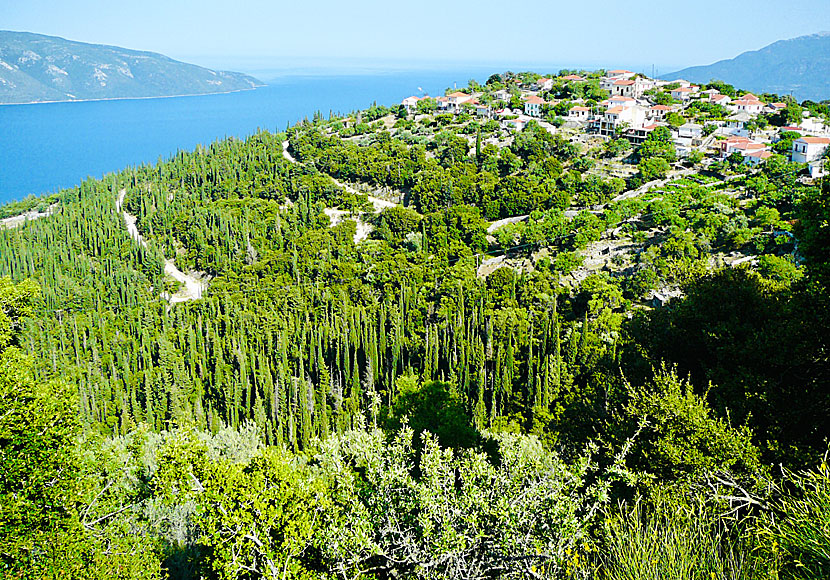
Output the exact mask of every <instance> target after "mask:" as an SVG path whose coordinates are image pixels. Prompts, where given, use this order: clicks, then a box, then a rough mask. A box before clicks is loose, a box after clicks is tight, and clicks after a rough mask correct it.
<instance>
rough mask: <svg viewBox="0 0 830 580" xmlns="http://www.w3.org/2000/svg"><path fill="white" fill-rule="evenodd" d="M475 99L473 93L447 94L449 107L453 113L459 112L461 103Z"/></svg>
mask: <svg viewBox="0 0 830 580" xmlns="http://www.w3.org/2000/svg"><path fill="white" fill-rule="evenodd" d="M472 100H473V96H472V95H468V94H467V93H462V92H455V93H450V94H449V95H447V108H448V109H449V110H451V111H452V112H453V113H457V112H458V111H459V110H460V108H461V105H463V104H464V103H468V102H470V101H472Z"/></svg>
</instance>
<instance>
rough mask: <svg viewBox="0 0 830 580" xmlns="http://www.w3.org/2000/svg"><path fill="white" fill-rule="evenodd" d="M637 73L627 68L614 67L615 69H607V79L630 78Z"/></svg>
mask: <svg viewBox="0 0 830 580" xmlns="http://www.w3.org/2000/svg"><path fill="white" fill-rule="evenodd" d="M635 74H637V73H634V72H632V71H630V70H625V69H614V70H607V71H605V78H607V79H630V78H631V77H633V76H634V75H635Z"/></svg>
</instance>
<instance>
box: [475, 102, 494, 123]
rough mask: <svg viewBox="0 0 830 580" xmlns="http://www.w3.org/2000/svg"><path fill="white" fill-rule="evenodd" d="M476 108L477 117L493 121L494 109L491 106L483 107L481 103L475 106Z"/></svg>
mask: <svg viewBox="0 0 830 580" xmlns="http://www.w3.org/2000/svg"><path fill="white" fill-rule="evenodd" d="M475 108H476V116H478V117H484V118H485V119H492V118H493V107H491V106H490V105H482V104H481V103H477V104H476V105H475Z"/></svg>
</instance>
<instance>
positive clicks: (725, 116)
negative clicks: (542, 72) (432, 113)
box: [401, 69, 830, 179]
mask: <svg viewBox="0 0 830 580" xmlns="http://www.w3.org/2000/svg"><path fill="white" fill-rule="evenodd" d="M494 77H499V78H498V80H495V78H494ZM493 81H495V82H493ZM707 87H708V88H707ZM471 89H472V90H471ZM726 93H730V94H726ZM785 99H786V101H784V100H782V101H773V100H772V99H770V98H769V96H768V95H763V96H758V95H755V94H752V93H749V92H742V91H735V90H734V89H733V88H732V87H730V86H729V85H724V83H720V82H718V81H713V82H712V83H710V84H709V85H708V86H706V87H701V86H699V85H695V84H692V83H691V82H689V81H685V80H675V81H665V80H658V79H652V78H649V77H647V76H645V75H643V74H639V73H635V72H633V71H630V70H622V69H620V70H607V71H597V72H593V73H586V72H585V71H579V74H575V73H573V72H571V71H562V73H560V75H558V76H555V77H540V76H538V75H533V74H528V73H523V74H521V75H514V74H512V73H506V74H505V75H503V76H502V75H494V76H493V77H491V79H490V80H488V83H487V84H486V85H484V86H481V85H477V86H475V85H473V86H471V88H466V89H463V90H452V91H450V90H448V91H447V94H446V95H444V96H439V97H437V98H432V97H429V96H426V95H425V96H420V97H419V96H410V97H408V98H406V99H404V100H403V101H402V103H401V105H402V106H403V107H404V108H405V109H406V111H407V112H409V113H412V114H416V113H418V112H424V111H429V110H432V109H435V110H437V111H438V112H444V113H451V114H460V113H463V112H467V113H469V114H471V115H474V116H475V117H477V118H480V119H482V120H495V121H497V122H498V123H499V126H500V127H501V128H502V129H503V130H507V131H509V132H517V131H522V130H523V129H524V128H525V127H526V126H527V124H528V123H529V122H531V121H535V122H537V123H539V124H540V125H541V126H542V127H544V128H546V129H547V130H549V131H551V132H557V131H560V130H564V131H566V132H567V133H570V135H571V137H572V139H571V140H573V141H582V142H586V141H585V139H593V140H595V142H602V141H605V142H607V141H610V140H614V139H620V138H623V139H626V140H628V141H629V142H631V144H632V145H634V146H637V145H640V144H642V143H643V142H644V141H645V140H646V139H647V138H648V136H649V135H650V134H651V133H652V132H653V131H654V130H655V129H657V128H658V127H666V128H668V129H669V130H670V131H671V134H672V140H673V143H674V147H675V151H676V153H677V157H678V159H679V160H693V161H696V162H699V163H701V165H702V166H703V167H706V166H708V165H711V164H713V163H716V162H718V161H724V160H726V159H730V158H731V159H733V160H735V159H738V158H740V161H741V163H742V164H744V165H747V166H750V167H757V166H758V165H759V164H760V163H762V162H763V161H765V160H767V159H769V158H771V157H772V156H773V155H775V154H776V153H777V154H783V155H784V156H785V157H787V158H788V160H790V161H793V162H796V163H805V164H807V167H808V169H809V174H810V177H811V178H813V179H816V178H818V177H820V176H821V175H823V159H824V157H825V153H826V151H827V148H828V145H830V127H828V126H827V125H826V124H825V122H824V119H822V118H821V117H819V116H817V115H812V114H811V112H810V111H809V110H807V109H803V110H802V107H800V106H799V105H798V104H796V103H795V102H794V101H792V99H791V98H785ZM770 119H773V120H780V121H783V122H779V123H775V124H773V123H771V122H770V121H769V120H770Z"/></svg>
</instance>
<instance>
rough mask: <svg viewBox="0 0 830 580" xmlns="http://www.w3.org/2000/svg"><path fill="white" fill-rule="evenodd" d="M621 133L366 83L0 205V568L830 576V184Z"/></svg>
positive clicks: (162, 574)
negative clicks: (384, 90)
mask: <svg viewBox="0 0 830 580" xmlns="http://www.w3.org/2000/svg"><path fill="white" fill-rule="evenodd" d="M491 84H492V85H493V86H491V87H489V88H486V87H484V88H483V87H477V88H478V89H479V90H484V91H485V92H487V91H488V90H493V91H495V90H496V89H498V88H499V85H498V82H497V81H494V82H493V83H491ZM592 90H594V91H598V90H599V89H598V88H596V87H595V88H594V89H592ZM616 141H618V142H615V140H609V141H608V143H607V144H606V145H605V146H603V147H601V148H588V147H586V146H585V145H584V144H583V143H580V142H577V141H574V140H570V139H569V138H568V137H567V134H566V133H557V132H553V133H552V132H550V131H548V130H546V129H544V128H542V127H541V126H540V125H539V124H536V123H530V124H529V125H528V126H527V128H525V130H524V131H522V132H520V133H517V134H516V135H510V136H509V137H507V136H505V134H504V132H503V131H502V130H501V129H500V128H499V127H498V126H493V124H491V123H487V122H482V121H479V120H477V119H476V118H475V116H474V115H471V114H470V113H469V112H461V113H460V114H458V115H454V116H453V115H446V114H442V113H440V112H437V111H435V110H430V109H429V108H428V107H426V106H424V107H422V110H421V111H419V112H418V114H415V115H412V114H408V113H407V112H406V111H405V110H403V109H402V108H401V107H383V106H379V105H373V106H372V107H370V108H368V109H366V110H364V111H358V112H355V113H353V114H351V115H350V116H343V117H338V116H331V117H330V118H324V117H323V116H322V115H320V114H317V115H314V117H313V118H312V119H311V120H308V119H307V120H304V121H302V122H300V123H297V124H296V125H295V126H293V127H289V128H288V129H287V130H286V131H285V132H282V133H273V132H267V131H262V132H259V133H257V134H255V135H252V136H250V137H248V138H246V139H236V138H229V139H225V140H222V141H218V142H216V143H213V144H211V145H209V146H205V147H198V148H196V149H195V150H193V151H180V152H178V153H177V154H176V155H174V156H172V157H170V158H169V159H165V160H161V161H159V162H158V163H155V164H147V165H142V166H137V167H131V168H127V169H124V170H123V171H120V172H117V173H113V174H110V175H107V176H104V177H103V178H102V179H98V180H96V179H90V180H87V181H85V182H84V183H82V184H80V185H79V186H77V187H75V188H72V189H68V190H64V191H62V192H60V193H59V194H57V195H55V196H52V197H50V198H49V199H48V204H54V209H53V212H52V214H51V215H50V216H48V217H45V218H42V219H33V220H30V221H27V222H25V223H23V224H22V225H21V226H20V227H15V228H8V229H0V306H2V308H0V442H2V444H0V570H2V573H3V576H4V577H7V578H15V579H18V578H20V579H23V578H26V579H28V578H124V579H127V578H148V579H151V578H152V579H161V578H176V579H178V578H181V579H196V578H206V579H208V578H210V579H214V578H215V579H256V578H281V579H285V578H298V579H300V578H302V579H310V578H320V579H323V578H331V579H334V578H343V579H347V578H349V579H351V578H366V579H392V578H429V579H433V578H435V579H437V578H480V579H489V578H606V579H609V580H611V579H617V578H619V579H623V578H625V579H633V578H638V579H639V578H643V579H645V578H649V579H652V578H653V579H657V578H660V579H667V578H677V579H680V578H684V579H686V578H699V579H706V580H711V579H715V578H719V579H720V578H724V579H727V578H728V579H744V578H746V579H750V578H753V579H754V578H763V579H779V578H816V579H818V578H827V577H828V575H830V470H828V466H827V458H828V455H827V454H828V436H830V421H828V417H830V388H828V384H830V382H828V381H829V380H830V362H828V357H827V352H828V348H829V347H830V343H829V341H828V338H830V337H828V328H830V300H828V296H830V292H828V285H830V259H828V258H829V257H830V255H828V251H827V248H828V247H830V233H829V232H830V229H828V220H830V205H829V204H828V199H830V197H829V196H830V183H822V182H814V181H811V180H808V179H804V170H805V168H804V167H803V166H800V165H798V164H794V163H790V162H789V161H788V160H786V159H785V158H784V157H783V156H778V155H776V156H775V157H773V158H771V159H769V160H767V161H765V162H764V163H763V164H762V165H761V166H759V168H757V169H748V168H746V167H745V166H742V165H740V164H738V163H736V162H735V160H734V159H732V160H727V161H725V162H722V163H720V164H719V165H717V166H715V167H714V168H712V167H710V168H708V169H704V168H703V167H702V166H701V165H700V163H699V162H700V160H694V159H693V160H691V161H688V160H687V161H685V162H681V161H678V159H677V158H676V157H675V151H674V146H673V145H672V143H671V140H670V138H669V136H668V130H665V131H661V130H656V131H654V132H653V134H652V135H651V136H650V137H649V138H648V139H647V140H646V141H645V142H644V143H643V144H641V145H639V146H633V147H632V146H631V145H629V144H628V143H627V142H623V141H624V140H622V139H617V140H616ZM629 156H630V159H631V160H632V166H633V167H635V168H636V172H633V173H632V174H631V175H630V176H629V177H628V178H622V177H619V176H613V175H610V174H608V173H603V172H602V171H600V170H598V168H600V167H602V165H603V163H605V162H606V160H607V159H609V158H616V159H624V158H627V157H629ZM682 163H686V165H685V166H683V165H682ZM663 165H665V167H663ZM670 166H671V167H680V168H681V169H682V170H683V171H682V172H681V171H677V172H674V173H669V171H668V170H667V169H666V168H667V167H670ZM651 171H657V172H658V173H661V172H662V173H663V175H662V179H663V181H662V182H661V185H659V186H657V187H653V188H651V189H642V188H641V186H643V184H645V183H646V182H653V179H652V178H654V177H656V176H655V175H651V174H650V173H649V172H651ZM122 192H123V193H124V196H125V197H124V199H125V202H124V205H123V211H122V208H121V207H120V206H119V205H117V203H116V200H117V199H118V197H119V194H121V193H122ZM627 192H636V193H637V195H626V193H627ZM384 202H385V203H384ZM45 203H46V201H44V200H42V199H37V198H32V199H27V200H25V201H24V202H21V203H19V204H17V205H16V206H14V207H9V208H0V216H5V215H14V214H15V213H19V212H21V211H26V210H28V209H31V208H34V207H38V206H41V207H43V206H44V204H45ZM129 216H132V217H134V218H135V227H136V228H137V230H138V231H139V232H141V236H142V238H143V240H144V243H138V242H137V240H136V239H135V237H134V236H133V235H132V234H131V232H130V230H129V229H128V227H126V225H125V219H126V218H127V217H129ZM497 220H505V221H504V222H503V223H501V222H497ZM500 223H501V227H494V226H497V225H499V224H500ZM611 242H614V243H613V244H611ZM616 242H619V243H616ZM603 244H610V245H608V248H609V249H608V250H607V251H608V252H610V253H611V254H613V255H611V254H609V255H610V257H609V259H608V260H607V261H606V262H605V266H603V267H601V268H594V267H592V265H591V264H592V263H593V262H592V260H594V258H595V254H596V253H597V252H599V253H600V254H601V253H602V251H600V250H597V248H600V247H605V246H603ZM621 248H622V249H621ZM735 256H747V257H751V259H746V260H743V261H742V263H741V262H739V261H738V260H735V259H734V257H735ZM166 260H172V261H173V262H174V263H175V266H176V267H177V268H178V269H180V270H181V271H183V272H188V273H191V274H193V275H194V276H198V277H199V279H200V280H202V281H204V283H205V285H206V286H207V291H206V292H205V294H204V296H203V297H202V298H200V299H198V300H186V301H182V302H178V303H176V302H175V301H173V300H169V299H168V298H169V297H170V296H172V295H174V294H175V293H176V292H178V291H180V290H181V288H180V285H179V282H177V281H176V280H174V279H172V278H171V277H169V276H166V275H165V271H166V265H165V262H166ZM730 260H731V261H730ZM667 289H671V290H672V291H676V292H675V295H674V296H675V297H673V298H672V299H671V300H670V301H668V302H665V303H656V302H655V299H654V297H655V296H657V295H658V294H659V293H660V292H664V291H666V290H667Z"/></svg>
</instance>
